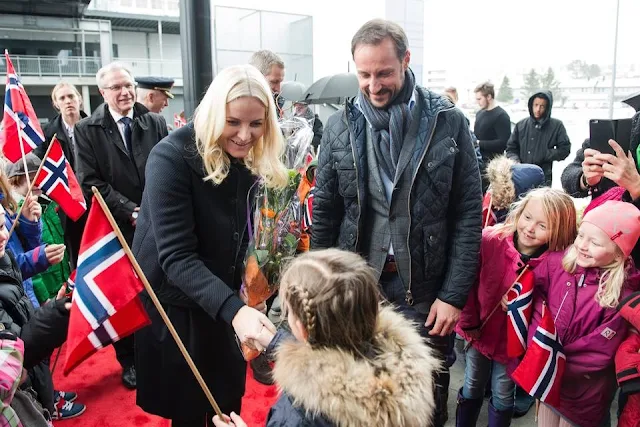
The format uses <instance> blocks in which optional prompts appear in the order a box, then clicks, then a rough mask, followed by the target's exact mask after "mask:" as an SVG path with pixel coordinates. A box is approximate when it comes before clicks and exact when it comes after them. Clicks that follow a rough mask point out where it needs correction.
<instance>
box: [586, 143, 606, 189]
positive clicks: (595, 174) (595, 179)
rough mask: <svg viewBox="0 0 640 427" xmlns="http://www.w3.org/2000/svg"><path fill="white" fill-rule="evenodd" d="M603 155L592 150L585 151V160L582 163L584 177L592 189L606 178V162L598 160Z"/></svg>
mask: <svg viewBox="0 0 640 427" xmlns="http://www.w3.org/2000/svg"><path fill="white" fill-rule="evenodd" d="M599 154H601V153H600V152H599V151H597V150H594V149H592V148H587V149H586V150H584V160H583V161H582V175H584V178H585V179H586V181H587V184H589V186H590V187H593V186H594V185H597V184H598V183H599V182H600V180H602V177H603V176H604V170H603V169H602V165H603V164H604V161H602V160H598V159H597V158H596V156H597V155H599Z"/></svg>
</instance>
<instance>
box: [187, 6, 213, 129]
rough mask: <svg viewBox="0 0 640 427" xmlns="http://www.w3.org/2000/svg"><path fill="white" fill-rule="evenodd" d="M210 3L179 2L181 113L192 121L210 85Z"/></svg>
mask: <svg viewBox="0 0 640 427" xmlns="http://www.w3.org/2000/svg"><path fill="white" fill-rule="evenodd" d="M211 21H212V16H211V0H182V1H180V47H181V50H182V55H181V56H182V79H183V82H184V113H185V115H186V117H191V116H192V115H193V112H194V110H195V108H196V106H197V105H198V103H199V102H200V100H201V99H202V97H203V96H204V93H205V90H206V88H207V87H208V86H209V84H211V82H212V81H213V61H212V43H211V27H212V25H211Z"/></svg>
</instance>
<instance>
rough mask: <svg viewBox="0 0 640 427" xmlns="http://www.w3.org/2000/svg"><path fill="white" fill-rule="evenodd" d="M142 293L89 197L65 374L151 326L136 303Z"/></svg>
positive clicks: (128, 264) (112, 236)
mask: <svg viewBox="0 0 640 427" xmlns="http://www.w3.org/2000/svg"><path fill="white" fill-rule="evenodd" d="M143 288H144V286H143V284H142V282H141V280H140V278H138V276H137V275H136V274H135V272H134V269H133V265H132V264H131V261H130V260H129V258H128V257H127V255H126V254H125V252H124V249H123V248H122V245H121V244H120V241H119V240H118V237H117V236H116V233H115V231H114V230H113V228H112V227H111V224H110V223H109V220H108V219H107V216H106V214H105V212H104V211H103V210H102V207H101V206H100V203H99V202H98V201H97V200H96V199H95V197H94V200H93V203H92V205H91V210H90V211H89V217H88V219H87V225H86V227H85V232H84V234H83V235H82V243H81V244H80V255H79V256H78V267H77V269H76V277H75V290H74V291H73V298H72V306H71V318H70V320H69V334H68V338H67V360H66V363H65V367H64V372H65V374H67V373H69V372H70V371H71V370H72V369H73V368H75V367H76V366H78V365H79V364H80V363H81V362H82V361H83V360H85V359H86V358H88V357H89V356H91V355H92V354H93V353H94V352H96V351H97V350H99V349H101V348H102V347H104V346H106V345H109V344H111V343H113V342H116V341H118V340H120V339H122V338H124V337H126V336H127V335H129V334H132V333H133V332H135V331H136V330H138V329H140V328H142V327H144V326H146V325H148V324H149V323H150V321H149V317H148V316H147V313H146V312H145V310H144V308H143V307H142V303H141V302H140V300H139V298H138V294H139V293H140V291H142V289H143Z"/></svg>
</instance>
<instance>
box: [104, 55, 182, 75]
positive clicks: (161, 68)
mask: <svg viewBox="0 0 640 427" xmlns="http://www.w3.org/2000/svg"><path fill="white" fill-rule="evenodd" d="M114 61H118V62H122V63H123V64H125V65H127V66H128V67H129V69H130V70H131V72H132V73H133V75H134V76H162V77H170V78H174V79H181V78H182V61H181V60H179V59H165V60H160V59H146V58H114Z"/></svg>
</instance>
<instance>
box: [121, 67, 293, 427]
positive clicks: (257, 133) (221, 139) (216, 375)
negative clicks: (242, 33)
mask: <svg viewBox="0 0 640 427" xmlns="http://www.w3.org/2000/svg"><path fill="white" fill-rule="evenodd" d="M270 93H271V92H270V90H269V86H268V85H267V82H266V80H265V79H264V77H263V76H262V74H260V72H258V70H257V69H255V68H254V67H252V66H250V65H240V66H234V67H229V68H226V69H224V70H223V71H222V72H220V73H219V74H218V75H217V76H216V78H215V80H214V81H213V82H212V84H211V86H209V89H208V90H207V93H206V94H205V96H204V98H203V100H202V102H201V103H200V105H199V106H198V108H197V110H196V113H195V117H194V120H193V122H191V123H188V124H187V125H186V126H184V127H182V128H180V129H177V130H175V131H173V132H172V133H171V134H169V136H167V137H166V138H164V139H163V140H162V141H160V142H159V143H158V145H156V146H155V147H154V149H153V150H152V151H151V154H150V155H149V159H148V161H147V167H146V185H145V190H144V195H143V198H142V205H141V208H140V217H139V218H138V221H137V227H136V232H135V238H134V242H133V252H134V254H135V256H136V258H137V259H138V261H139V262H140V265H141V267H142V269H143V270H144V272H145V274H146V276H147V277H148V278H149V281H150V283H151V285H152V286H153V287H154V289H155V291H156V293H157V294H158V298H159V299H160V301H161V302H162V303H163V304H164V307H165V310H166V312H167V314H168V316H169V318H170V319H171V320H172V322H173V324H174V326H175V327H176V330H177V331H178V334H179V335H180V336H181V337H182V339H183V341H184V343H185V346H186V348H187V350H188V351H189V354H190V355H191V357H192V358H193V360H194V362H195V364H196V366H197V367H198V368H199V370H200V372H201V373H202V376H203V377H204V380H205V381H206V383H207V385H208V387H209V389H210V390H211V392H212V393H213V396H214V397H215V399H216V401H217V402H218V403H219V405H220V407H221V408H222V409H223V410H224V411H226V412H227V413H229V412H231V411H235V412H239V411H240V406H241V400H242V395H243V394H244V385H245V372H246V369H247V368H246V363H245V361H244V359H243V357H242V354H241V352H240V350H239V347H238V345H237V343H236V336H237V337H238V338H239V339H240V340H241V341H242V342H244V341H246V339H245V337H246V336H247V335H248V334H250V333H251V332H253V331H257V330H260V328H261V327H265V328H266V330H270V331H273V332H275V328H274V326H273V324H272V323H271V322H270V321H269V320H268V319H267V317H266V316H265V315H264V314H263V313H261V312H260V311H258V310H256V309H254V308H251V307H249V306H247V305H246V304H245V301H243V300H242V297H241V295H240V293H239V290H240V285H241V280H242V279H241V278H242V274H241V273H242V270H243V260H244V255H245V254H244V252H245V250H246V247H247V241H248V235H247V232H246V229H247V220H248V217H249V215H247V212H248V210H249V209H250V206H248V203H249V202H250V200H251V197H250V191H251V190H250V189H251V187H252V186H253V184H254V183H255V182H256V181H257V180H260V181H262V182H263V183H264V184H265V185H268V186H271V187H281V186H283V185H285V184H286V180H287V176H286V170H285V168H284V165H283V164H282V163H281V162H280V159H279V158H280V155H281V153H282V152H283V148H284V146H283V144H284V141H283V138H282V135H281V134H280V132H279V130H278V123H277V118H276V113H275V111H276V110H275V108H276V107H275V104H274V102H273V98H272V97H271V95H270ZM142 301H143V304H144V305H145V308H146V310H147V313H149V316H150V318H151V320H152V324H151V325H150V326H149V327H147V328H145V329H143V330H141V331H139V332H138V333H137V334H136V368H137V382H138V384H137V386H138V390H137V404H138V405H139V406H140V407H142V408H143V409H144V410H145V411H147V412H150V413H153V414H156V415H160V416H162V417H165V418H169V419H171V420H172V425H173V426H189V427H190V426H194V427H195V426H198V427H200V426H205V425H207V420H211V412H212V408H211V406H210V405H209V403H208V400H207V398H206V397H205V395H204V393H203V392H202V390H201V389H200V386H199V385H198V383H197V382H196V380H195V378H194V376H193V374H192V373H191V371H190V370H189V368H188V366H187V364H186V363H185V361H184V360H183V358H182V356H181V355H180V353H179V352H178V349H177V347H176V345H175V343H174V342H173V340H172V339H171V337H170V336H169V335H168V333H167V328H166V326H165V325H164V323H163V322H162V320H161V319H160V317H159V315H158V312H157V310H156V309H155V307H154V306H153V304H152V303H151V302H150V300H148V299H147V298H145V297H143V298H142Z"/></svg>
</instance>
